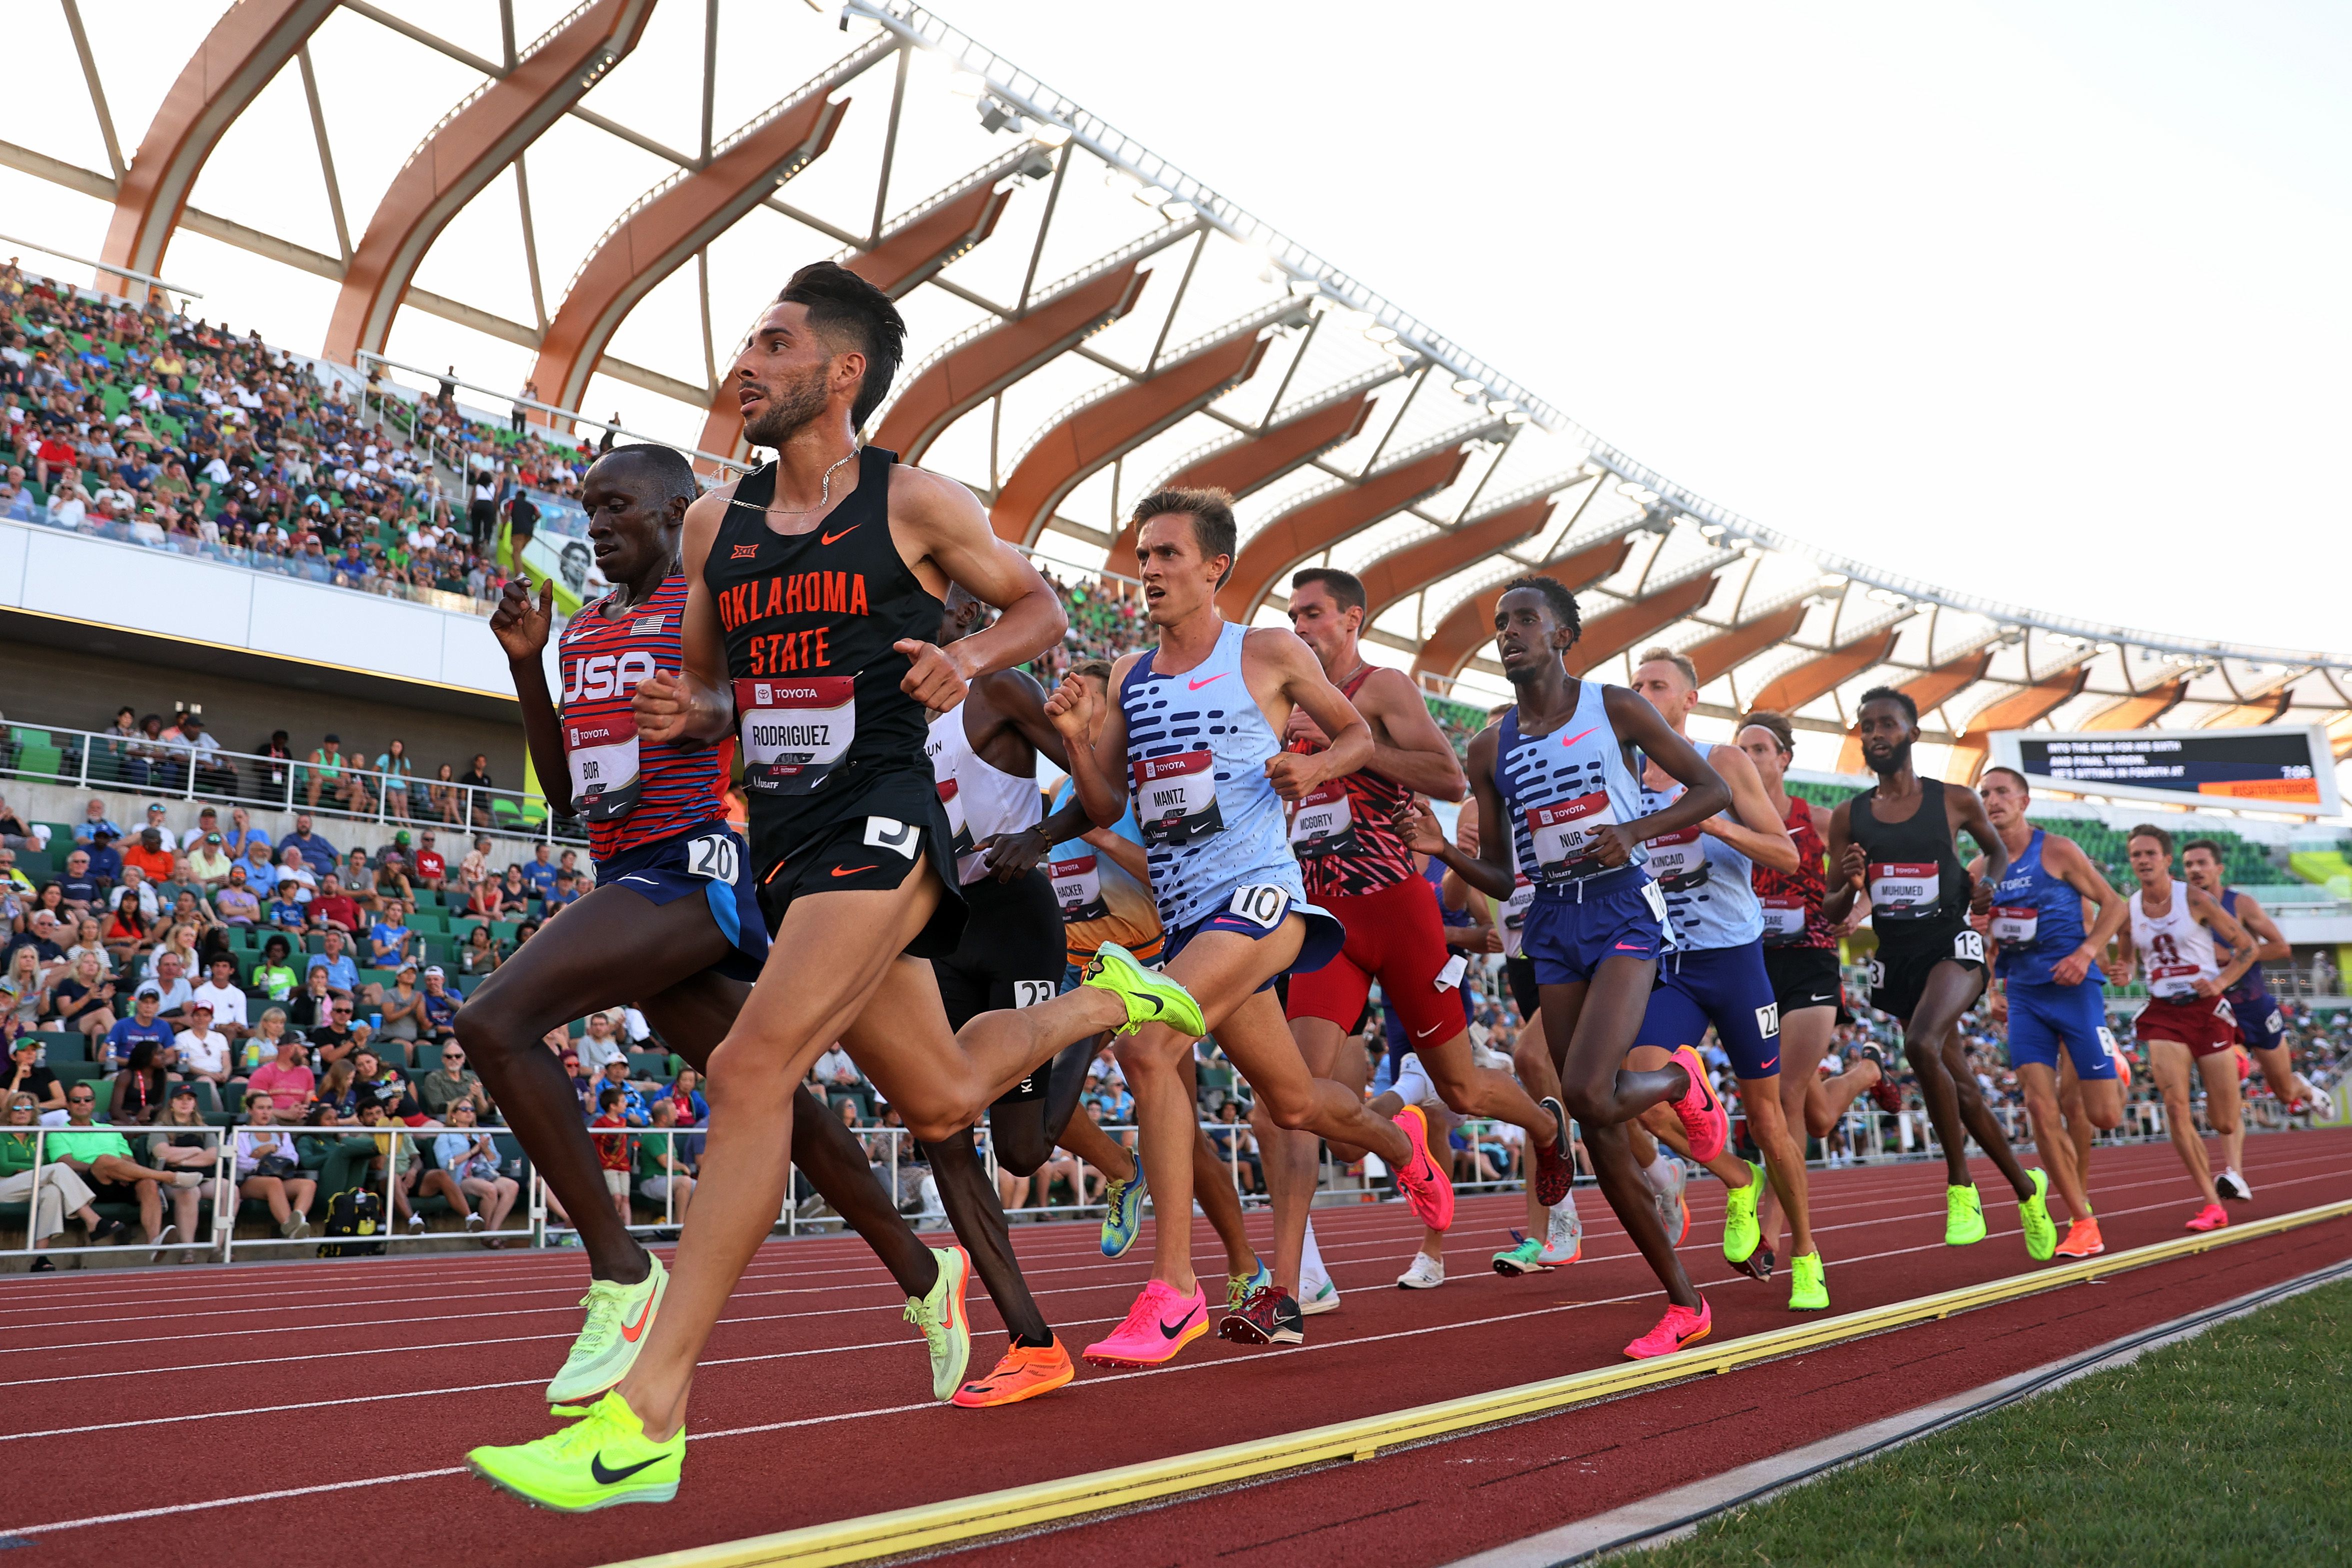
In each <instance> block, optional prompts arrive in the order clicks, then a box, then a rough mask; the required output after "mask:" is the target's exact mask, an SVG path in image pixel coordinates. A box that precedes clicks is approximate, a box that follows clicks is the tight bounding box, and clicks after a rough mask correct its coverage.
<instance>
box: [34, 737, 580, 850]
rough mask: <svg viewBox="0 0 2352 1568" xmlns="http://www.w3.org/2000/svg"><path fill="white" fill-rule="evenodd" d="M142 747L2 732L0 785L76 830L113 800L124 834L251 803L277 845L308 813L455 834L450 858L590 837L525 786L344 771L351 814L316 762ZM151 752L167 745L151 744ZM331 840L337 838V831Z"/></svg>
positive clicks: (44, 817)
mask: <svg viewBox="0 0 2352 1568" xmlns="http://www.w3.org/2000/svg"><path fill="white" fill-rule="evenodd" d="M28 737H47V738H45V739H37V740H36V739H31V738H28ZM133 749H136V748H135V747H133V746H132V743H131V742H129V741H126V740H125V739H124V738H123V737H121V736H120V735H112V736H110V735H106V734H102V733H99V732H95V731H91V730H84V729H57V728H48V729H36V728H32V727H27V726H24V725H12V726H10V727H7V728H6V729H5V730H0V778H5V779H10V780H13V783H14V786H15V788H13V789H11V790H10V794H11V795H12V796H13V797H14V799H13V800H12V802H11V803H12V805H13V806H14V807H15V809H16V814H17V815H18V816H19V817H21V818H23V819H24V820H25V821H27V822H34V821H47V822H52V823H58V822H62V823H68V824H72V823H78V822H79V821H81V820H82V812H83V808H84V806H85V804H86V802H88V801H89V800H90V799H91V798H92V797H93V796H94V795H95V796H100V797H103V796H108V795H114V796H120V797H122V798H124V799H125V800H128V801H130V802H131V806H130V808H129V814H128V815H124V816H118V817H116V818H115V819H114V820H115V821H118V822H121V823H124V824H125V825H126V827H128V826H129V825H131V823H132V821H133V819H135V818H136V817H137V816H138V815H139V812H140V810H142V809H143V807H144V804H145V802H147V801H150V800H163V801H172V802H176V803H177V804H178V806H179V808H180V814H181V815H183V816H184V817H185V818H186V819H187V821H185V822H174V823H173V826H174V827H177V828H180V829H182V830H183V831H184V830H185V829H188V828H193V827H194V826H195V825H196V813H197V812H198V811H200V810H203V809H204V808H205V807H206V806H211V807H214V808H215V809H216V810H223V811H226V810H229V809H233V808H236V807H239V806H242V807H244V808H246V810H247V811H248V812H249V813H250V814H251V815H252V818H253V825H254V826H255V827H256V828H258V829H262V830H264V831H268V832H269V833H270V834H271V837H272V838H273V839H278V838H282V837H283V836H284V835H285V834H286V833H289V832H291V831H293V827H294V818H295V816H296V815H297V814H299V813H308V814H310V816H312V817H314V818H315V819H317V821H318V822H319V823H320V825H321V826H322V827H328V826H329V825H330V824H334V823H351V824H361V823H367V824H373V827H375V828H376V829H377V830H379V832H378V833H377V837H378V839H379V840H380V841H389V840H390V839H391V836H392V834H393V833H394V831H397V830H400V829H406V830H408V831H411V832H412V833H413V832H415V831H420V830H425V829H430V830H431V831H434V832H436V833H446V834H448V835H450V844H449V848H450V850H451V854H450V857H449V858H450V859H451V860H452V862H454V861H455V860H456V859H457V856H458V855H461V854H463V853H464V852H465V850H464V847H463V846H464V845H465V844H468V843H471V841H473V838H474V836H475V835H476V834H479V833H487V834H489V835H490V836H491V839H492V848H493V850H494V851H495V850H496V849H497V848H498V847H499V843H498V841H499V840H501V839H504V840H508V841H511V842H513V843H514V844H516V845H519V846H522V847H521V849H520V853H518V854H516V856H515V857H514V858H515V859H517V860H528V859H530V849H529V848H528V846H529V845H531V844H536V843H541V842H547V843H556V844H565V845H572V846H584V845H585V844H586V843H587V841H588V838H587V833H586V831H585V829H584V828H583V826H582V824H581V823H580V822H579V821H576V820H575V819H572V818H563V817H558V816H556V815H555V813H554V812H553V811H552V810H550V809H549V807H548V803H547V801H546V800H544V799H542V798H539V797H534V796H530V795H527V794H525V793H523V792H521V791H520V790H515V789H485V788H482V787H480V786H476V785H466V784H458V783H455V782H443V781H441V780H438V779H426V778H423V777H421V776H419V775H417V774H413V773H411V774H402V775H391V774H385V773H380V772H378V771H376V770H375V769H373V768H353V767H350V766H344V767H342V768H341V769H340V770H339V771H340V774H341V776H343V777H348V778H352V779H358V780H360V781H361V782H362V784H363V785H364V786H365V788H366V790H367V795H368V799H369V802H370V805H369V810H367V811H365V812H360V811H356V810H350V809H348V807H346V806H345V805H344V803H343V802H342V801H341V800H338V799H337V798H336V797H335V796H334V795H332V794H331V793H330V788H331V786H330V785H327V784H325V783H323V782H322V787H321V789H320V792H319V800H318V803H317V804H316V805H315V806H314V805H312V804H310V779H309V775H310V771H311V769H310V764H309V763H308V762H307V761H294V760H289V759H287V758H272V757H263V756H259V755H257V754H256V753H253V752H247V751H229V750H226V749H221V750H217V751H209V752H205V753H202V754H201V756H202V758H204V760H203V761H202V762H199V763H197V765H195V766H194V767H191V766H190V761H191V758H192V754H191V753H190V752H189V751H188V749H187V748H186V747H173V746H170V745H169V744H168V743H167V744H165V745H164V746H163V747H160V749H161V750H163V752H164V753H165V755H164V756H163V757H162V758H160V759H159V758H139V757H133V756H131V755H129V753H130V752H131V750H133ZM144 749H145V750H147V751H150V752H152V751H154V750H157V749H159V748H158V747H155V746H154V745H152V743H151V744H149V745H148V746H146V747H144ZM142 769H143V775H142ZM445 792H446V793H445ZM445 802H446V805H445ZM453 812H454V813H455V814H454V815H452V814H451V813H453ZM326 836H327V837H329V838H332V837H333V836H334V834H333V832H332V831H331V828H330V830H329V831H327V833H326ZM344 847H345V848H346V849H349V848H350V847H351V846H350V845H345V846H344ZM52 852H53V853H55V854H57V855H58V857H59V858H60V859H61V858H62V855H63V850H62V849H59V848H58V847H57V845H56V844H55V842H54V841H53V842H52ZM501 864H503V862H501Z"/></svg>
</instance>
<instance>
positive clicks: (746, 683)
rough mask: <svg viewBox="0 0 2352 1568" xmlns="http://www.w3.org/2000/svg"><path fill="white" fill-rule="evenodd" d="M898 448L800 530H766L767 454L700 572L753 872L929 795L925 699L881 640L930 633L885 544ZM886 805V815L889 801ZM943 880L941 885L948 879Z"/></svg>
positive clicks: (927, 606) (931, 619)
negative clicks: (852, 822) (731, 700)
mask: <svg viewBox="0 0 2352 1568" xmlns="http://www.w3.org/2000/svg"><path fill="white" fill-rule="evenodd" d="M897 462H898V454H896V453H894V452H886V451H884V450H882V449H881V448H880V447H877V446H868V447H866V448H865V449H864V450H863V451H861V452H860V453H859V454H858V469H857V488H856V489H855V490H853V491H851V492H850V494H849V495H848V497H846V498H845V499H844V500H843V501H842V503H841V505H840V506H838V507H835V508H834V510H833V511H832V513H831V514H829V515H828V516H827V517H825V518H824V522H823V523H822V524H821V525H820V526H819V527H818V528H813V529H811V530H810V531H808V532H807V533H804V534H779V533H776V532H775V531H773V530H772V529H771V528H769V527H768V521H767V509H768V505H769V503H770V502H771V501H772V500H773V499H774V498H775V493H776V468H775V465H774V464H772V463H770V464H766V465H762V466H761V467H758V468H755V469H753V470H752V471H751V472H750V473H749V474H746V475H744V476H743V477H742V478H741V479H740V480H739V481H737V483H736V486H735V498H734V504H733V505H731V506H730V507H728V508H727V515H726V517H725V518H724V519H723V520H721V521H720V523H719V533H718V537H717V538H714V539H713V540H712V541H711V545H710V554H709V559H706V560H705V561H704V563H703V569H702V575H703V581H704V583H705V584H706V586H708V587H709V591H710V595H711V599H712V601H713V603H714V605H715V607H716V608H717V610H718V612H719V625H720V627H721V628H722V629H723V630H724V632H725V634H726V643H727V673H728V674H729V675H730V677H731V678H732V679H733V682H734V687H735V714H736V721H737V723H736V733H737V737H738V739H739V741H740V744H741V755H742V758H743V793H744V798H745V800H747V801H748V802H749V805H750V808H751V858H752V863H753V866H754V868H755V869H756V870H757V871H758V872H759V873H761V874H762V875H763V876H764V874H765V873H766V871H767V870H768V869H769V868H772V867H773V866H774V865H776V864H777V863H778V862H781V861H782V860H783V859H784V858H785V857H786V856H787V855H789V854H790V853H791V852H792V851H793V848H794V847H795V846H797V845H799V844H801V843H803V842H805V841H808V840H809V839H810V838H812V837H814V836H815V835H816V834H818V833H820V832H822V831H824V830H826V829H828V828H830V827H832V826H833V825H834V824H835V823H837V822H840V821H843V820H844V819H845V818H848V817H851V816H856V815H859V814H867V813H879V814H882V815H886V816H893V817H898V818H899V819H900V820H902V821H928V820H929V810H927V809H926V808H925V807H924V805H923V804H922V802H924V801H935V800H936V799H937V796H936V792H935V790H934V789H933V786H932V782H931V764H930V759H929V758H928V757H927V756H926V755H925V754H924V749H923V747H924V742H925V740H926V739H927V737H928V734H929V729H928V725H927V722H926V721H927V719H928V718H929V715H927V714H926V713H925V712H924V709H923V706H922V704H920V703H919V702H917V701H915V699H914V698H912V697H910V696H908V695H907V694H906V693H905V692H903V691H902V690H900V689H899V685H898V683H899V682H900V681H902V680H904V679H905V678H906V674H907V671H908V659H907V656H906V655H905V654H903V653H899V652H898V650H897V649H896V648H895V647H893V646H892V644H893V643H898V642H899V641H900V640H901V639H904V638H909V637H911V638H916V639H919V640H920V641H922V642H925V643H930V642H936V641H937V640H938V638H939V634H940V614H941V611H942V606H941V605H940V601H939V600H938V598H937V597H936V596H934V595H933V594H932V593H931V591H929V589H927V588H925V587H924V586H923V585H922V582H921V581H920V580H919V579H918V578H917V577H916V576H915V574H914V573H913V572H912V571H911V570H908V566H907V563H906V561H905V560H904V559H901V558H900V557H899V554H898V546H897V545H896V544H895V543H894V542H893V541H892V539H891V538H890V519H889V497H890V470H891V467H892V466H893V465H895V464H896V463H897ZM894 807H895V808H897V809H894ZM950 885H952V883H950Z"/></svg>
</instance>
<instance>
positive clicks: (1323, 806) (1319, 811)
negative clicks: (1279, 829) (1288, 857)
mask: <svg viewBox="0 0 2352 1568" xmlns="http://www.w3.org/2000/svg"><path fill="white" fill-rule="evenodd" d="M1355 849H1356V816H1355V810H1354V808H1353V806H1352V805H1351V803H1350V800H1349V795H1348V787H1347V786H1346V785H1345V784H1342V783H1340V782H1339V781H1338V780H1336V779H1335V780H1333V781H1332V782H1331V783H1328V784H1326V785H1323V786H1322V787H1321V788H1319V789H1313V790H1310V791H1308V792H1307V794H1306V795H1305V796H1303V797H1301V799H1300V800H1299V802H1298V809H1297V810H1296V811H1294V812H1293V813H1292V814H1291V818H1290V852H1291V853H1293V854H1295V855H1302V856H1304V855H1344V854H1352V853H1354V852H1355Z"/></svg>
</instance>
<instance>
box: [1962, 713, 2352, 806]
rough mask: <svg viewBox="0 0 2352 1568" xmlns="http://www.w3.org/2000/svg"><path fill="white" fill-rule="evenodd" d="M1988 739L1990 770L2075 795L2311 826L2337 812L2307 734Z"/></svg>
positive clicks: (2189, 732)
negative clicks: (2287, 816)
mask: <svg viewBox="0 0 2352 1568" xmlns="http://www.w3.org/2000/svg"><path fill="white" fill-rule="evenodd" d="M1991 738H1992V760H1993V761H1994V762H1996V763H1999V764H2000V765H2001V766H2002V767H2005V768H2015V769H2017V770H2018V771H2019V772H2020V773H2022V774H2024V775H2025V776H2026V777H2027V778H2028V779H2032V781H2033V782H2035V783H2036V784H2047V785H2050V786H2051V787H2053V788H2054V789H2066V790H2071V791H2073V792H2074V793H2076V794H2083V795H2109V796H2116V797H2118V798H2121V799H2126V800H2168V801H2171V802H2172V803H2174V804H2175V805H2181V806H2197V805H2206V806H2233V807H2242V808H2247V809H2251V810H2263V811H2293V812H2295V813H2297V814H2299V815H2305V816H2314V817H2325V816H2334V815H2335V814H2336V813H2337V812H2339V811H2341V810H2343V801H2342V800H2341V798H2340V796H2339V795H2338V794H2337V792H2336V758H2335V756H2334V754H2333V753H2332V752H2331V751H2330V750H2329V748H2328V744H2327V735H2326V731H2325V730H2322V729H2318V728H2315V727H2288V726H2285V725H2275V726H2264V727H2261V728H2258V729H2109V730H2084V731H2080V732H2077V733H2074V734H2059V733H2055V732H2053V731H2049V730H2035V729H2011V730H2000V731H1997V732H1996V733H1995V734H1994V735H1993V736H1992V737H1991Z"/></svg>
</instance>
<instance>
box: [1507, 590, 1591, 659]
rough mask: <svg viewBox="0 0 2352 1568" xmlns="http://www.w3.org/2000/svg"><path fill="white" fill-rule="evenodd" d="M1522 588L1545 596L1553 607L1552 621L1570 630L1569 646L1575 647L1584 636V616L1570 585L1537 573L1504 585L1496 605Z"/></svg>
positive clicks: (1545, 599) (1546, 601)
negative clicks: (1569, 589)
mask: <svg viewBox="0 0 2352 1568" xmlns="http://www.w3.org/2000/svg"><path fill="white" fill-rule="evenodd" d="M1522 588H1525V589H1531V590H1533V591H1535V592H1537V593H1540V594H1542V595H1543V597H1544V602H1545V603H1546V604H1548V605H1549V606H1550V607H1551V613H1552V619H1554V620H1556V621H1558V622H1559V623H1560V624H1561V625H1563V626H1565V627H1567V628H1568V632H1569V639H1568V640H1569V645H1570V647H1574V646H1575V645H1576V639H1578V638H1579V637H1581V636H1583V635H1584V615H1583V612H1581V611H1580V610H1578V609H1577V607H1576V595H1575V594H1573V593H1570V591H1568V584H1566V583H1564V582H1562V581H1560V580H1559V579H1558V578H1551V577H1545V576H1543V575H1542V574H1541V573H1537V572H1531V573H1529V574H1528V575H1527V576H1525V577H1515V578H1513V579H1511V580H1510V581H1508V582H1507V583H1505V584H1503V592H1502V593H1498V594H1496V595H1495V602H1496V605H1498V606H1499V605H1500V604H1501V603H1502V602H1503V594H1505V593H1517V591H1519V590H1520V589H1522Z"/></svg>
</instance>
